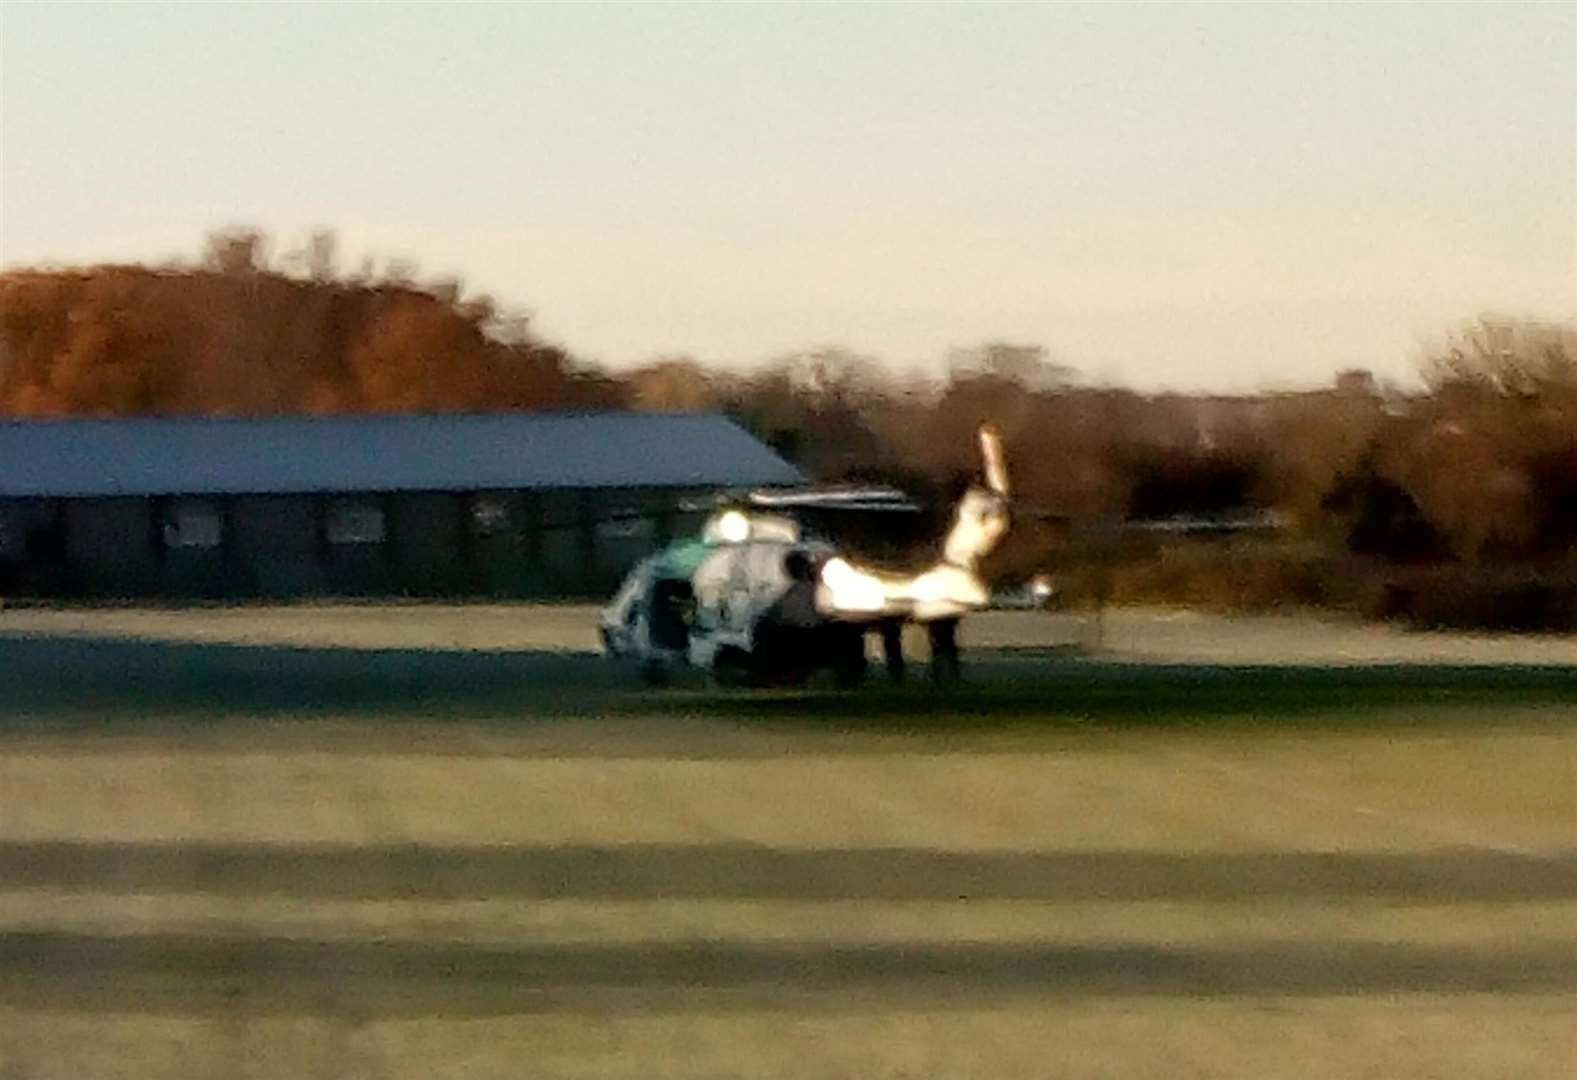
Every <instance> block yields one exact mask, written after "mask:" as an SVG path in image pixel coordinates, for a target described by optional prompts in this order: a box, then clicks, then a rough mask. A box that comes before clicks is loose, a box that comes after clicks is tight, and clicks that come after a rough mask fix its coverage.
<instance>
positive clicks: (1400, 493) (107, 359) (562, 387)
mask: <svg viewBox="0 0 1577 1080" xmlns="http://www.w3.org/2000/svg"><path fill="white" fill-rule="evenodd" d="M1421 374H1422V376H1423V379H1422V389H1415V390H1408V391H1404V390H1400V389H1397V388H1395V387H1389V386H1385V385H1381V384H1379V383H1377V382H1376V381H1375V380H1374V379H1373V378H1371V377H1370V376H1368V375H1367V374H1366V373H1364V372H1360V371H1349V372H1344V373H1342V374H1340V375H1339V376H1337V377H1336V379H1335V381H1334V382H1333V383H1332V385H1330V386H1329V387H1327V388H1324V389H1321V390H1316V391H1307V392H1302V393H1287V394H1278V395H1238V396H1209V395H1181V394H1150V395H1146V394H1140V393H1137V392H1135V391H1133V390H1129V389H1125V388H1122V387H1113V386H1096V385H1089V384H1087V383H1085V382H1084V381H1082V380H1081V379H1080V378H1079V377H1078V374H1077V372H1076V371H1074V370H1072V369H1070V368H1068V367H1066V366H1063V365H1060V364H1057V363H1055V362H1053V361H1052V359H1051V358H1050V357H1049V356H1048V354H1047V352H1046V350H1045V349H1044V348H1041V347H1039V346H1037V345H1026V344H1016V343H1009V342H988V343H983V344H981V345H979V346H976V347H973V348H968V349H961V350H958V351H956V352H955V353H954V354H953V355H952V356H951V357H950V358H949V363H948V366H947V370H946V371H945V373H944V374H943V375H942V376H941V377H939V378H934V379H921V378H909V379H906V378H903V377H900V376H897V375H895V374H893V373H892V372H891V371H890V370H889V369H888V368H887V367H885V366H884V365H883V364H882V363H880V362H879V361H878V360H876V359H875V358H871V357H866V356H861V355H858V354H855V353H851V352H848V351H845V350H838V349H822V350H813V351H808V352H805V353H801V354H796V355H793V356H789V357H784V358H781V359H779V360H776V361H774V362H771V363H768V364H766V365H764V366H761V367H759V368H755V369H752V370H749V371H729V370H720V369H714V368H711V367H709V366H707V365H705V364H703V363H701V362H699V361H697V360H695V359H693V358H688V357H670V358H664V359H660V360H656V361H654V362H651V363H649V364H646V365H644V366H641V367H639V368H636V369H633V370H628V371H622V372H611V371H607V370H603V369H599V368H597V367H595V366H593V365H590V364H586V363H583V362H580V361H577V360H576V358H575V357H573V356H572V355H570V354H569V353H568V352H567V351H566V350H564V349H562V348H560V347H557V346H555V345H552V344H548V343H546V342H544V341H542V340H541V339H540V337H539V336H538V335H537V334H536V333H535V332H534V330H533V327H532V325H531V322H530V320H529V318H527V317H525V316H522V315H519V314H515V313H511V312H509V311H507V310H505V309H502V308H500V307H499V306H498V305H497V304H495V303H494V302H493V301H492V300H491V299H490V298H488V297H485V296H481V297H479V296H466V295H464V294H463V290H462V289H461V287H460V285H459V284H458V283H457V282H453V281H440V282H429V283H419V282H417V281H416V280H415V274H414V270H413V269H412V268H410V267H408V266H401V265H399V264H390V265H388V266H385V267H384V268H383V270H382V272H381V273H374V271H373V268H372V267H371V266H370V265H364V266H363V267H361V268H360V269H359V270H357V271H354V272H348V273H347V272H341V271H339V270H338V269H337V268H336V266H335V251H334V243H333V238H332V236H330V235H329V234H319V235H317V236H315V237H313V239H312V240H311V241H310V242H309V244H308V245H306V247H304V248H303V249H302V250H301V251H298V252H292V253H289V254H288V255H287V256H285V257H283V258H281V259H277V260H274V261H273V263H272V265H271V264H270V261H269V259H268V258H267V251H266V245H265V244H264V241H263V239H262V237H261V236H259V235H258V234H257V233H255V232H249V231H239V232H231V233H222V234H216V235H215V236H213V237H211V238H210V240H209V243H208V247H207V250H206V251H205V253H204V255H203V257H202V258H201V260H200V261H198V262H197V263H195V264H193V265H184V266H165V267H150V266H138V265H123V266H102V267H93V268H86V269H66V270H47V271H45V270H20V271H14V272H10V273H6V274H4V275H0V416H5V417H65V416H136V415H183V414H185V415H192V414H202V415H266V414H294V413H308V414H333V413H359V412H413V411H423V412H426V411H442V412H465V411H493V410H514V409H553V410H566V409H569V410H574V409H610V408H611V409H618V408H629V409H648V410H680V411H684V410H703V409H704V410H717V411H722V412H726V413H728V414H729V415H731V416H733V417H734V418H736V419H737V420H738V421H739V422H740V423H742V424H743V425H745V426H746V427H748V428H749V429H750V430H752V431H753V432H755V433H756V434H757V435H758V436H760V437H761V438H763V439H764V440H766V441H767V442H768V443H770V444H771V445H772V446H774V447H775V448H776V449H778V450H779V452H781V453H782V454H783V455H784V456H786V457H788V458H790V459H791V460H793V461H795V462H796V463H797V464H799V465H801V466H802V467H803V468H804V469H805V470H806V471H807V472H808V473H810V474H811V475H813V476H816V477H817V478H819V479H822V480H827V481H844V480H847V481H881V482H891V483H896V484H899V485H901V486H903V487H905V488H906V489H909V490H911V491H916V492H918V493H919V494H921V495H922V496H929V497H931V498H933V499H935V500H936V501H938V502H939V503H940V502H945V501H946V500H947V499H948V498H949V497H950V496H951V494H952V493H954V492H955V491H956V490H957V488H958V487H959V486H961V484H962V483H964V482H965V481H966V480H967V478H968V476H969V475H970V473H971V472H972V470H973V469H974V468H975V467H976V458H975V451H974V445H973V440H972V432H973V429H974V427H975V426H976V425H977V424H978V423H979V422H981V421H982V420H987V419H989V420H991V421H992V422H994V423H995V424H996V425H997V426H998V427H999V428H1000V429H1001V430H1002V432H1003V435H1004V440H1005V442H1006V446H1007V451H1008V455H1009V459H1010V462H1011V464H1012V469H1013V474H1014V483H1015V487H1016V493H1017V495H1018V496H1019V498H1020V500H1021V505H1022V506H1023V507H1025V508H1026V510H1025V512H1024V513H1023V514H1022V515H1021V518H1022V519H1021V521H1020V526H1019V527H1018V528H1016V529H1015V531H1014V534H1013V542H1012V543H1010V544H1009V545H1007V546H1006V547H1005V548H1004V550H1003V552H1002V553H1001V554H1000V556H999V558H998V561H999V564H1000V565H999V566H998V567H997V569H998V571H999V572H1000V573H1001V574H1005V575H1008V576H1011V575H1013V574H1016V573H1024V572H1029V571H1030V570H1032V569H1034V568H1036V567H1038V566H1041V565H1044V564H1047V563H1055V564H1056V565H1058V566H1059V567H1061V568H1062V570H1063V577H1064V578H1065V582H1066V586H1067V588H1068V590H1069V591H1070V593H1082V594H1084V595H1086V596H1094V595H1096V594H1101V595H1112V596H1115V597H1116V598H1118V599H1139V600H1145V599H1157V600H1168V599H1186V600H1189V601H1191V602H1222V603H1233V604H1254V605H1258V604H1270V603H1276V602H1284V601H1287V600H1294V601H1298V602H1308V603H1333V604H1344V605H1357V606H1361V607H1364V608H1366V609H1370V610H1376V611H1387V610H1390V609H1400V610H1399V613H1401V614H1413V615H1418V614H1420V612H1419V610H1418V609H1419V608H1420V607H1421V606H1424V607H1427V605H1428V603H1430V602H1437V601H1438V598H1439V597H1440V596H1453V595H1456V594H1463V593H1473V592H1474V590H1475V589H1477V590H1478V593H1484V592H1485V590H1488V594H1489V599H1487V600H1486V599H1480V600H1476V601H1472V602H1468V601H1466V600H1461V597H1460V596H1458V597H1457V599H1458V600H1459V601H1460V603H1457V604H1456V607H1457V608H1465V609H1468V610H1470V612H1471V613H1470V614H1469V615H1467V616H1464V617H1463V620H1458V621H1464V620H1465V621H1469V622H1505V621H1508V619H1507V618H1506V617H1505V616H1504V614H1503V613H1502V614H1494V613H1490V614H1484V613H1482V612H1479V610H1478V607H1476V606H1475V604H1477V605H1479V606H1483V605H1484V604H1489V605H1490V606H1491V607H1493V606H1494V605H1495V604H1499V605H1500V607H1502V608H1505V607H1508V606H1509V607H1517V606H1518V605H1520V606H1521V607H1523V608H1527V607H1528V606H1529V604H1530V603H1531V604H1532V606H1533V607H1536V608H1540V609H1541V610H1542V608H1544V607H1550V606H1552V605H1553V607H1554V609H1555V610H1556V614H1555V615H1554V616H1552V618H1551V619H1543V620H1542V621H1546V622H1547V621H1552V620H1553V621H1554V622H1556V623H1559V622H1560V621H1561V618H1562V616H1561V614H1560V613H1561V612H1562V611H1564V610H1565V608H1564V607H1563V605H1565V604H1567V603H1568V602H1570V605H1571V608H1572V610H1573V611H1574V612H1577V591H1572V592H1571V593H1570V594H1569V595H1568V594H1567V593H1564V592H1562V591H1561V590H1562V589H1565V588H1567V586H1566V584H1565V583H1567V582H1570V581H1571V580H1573V579H1574V578H1577V326H1566V325H1552V324H1547V323H1539V322H1534V321H1529V320H1517V319H1497V318H1484V319H1480V320H1478V321H1476V322H1473V323H1471V324H1468V325H1465V326H1464V327H1463V328H1461V329H1460V330H1458V331H1457V332H1456V333H1455V334H1453V335H1451V336H1450V337H1449V338H1448V339H1447V340H1446V341H1445V342H1444V344H1442V345H1441V346H1440V347H1439V348H1437V349H1435V350H1433V351H1432V352H1431V353H1430V354H1429V355H1427V356H1426V357H1425V358H1424V359H1423V361H1422V369H1421ZM1244 520H1250V521H1255V520H1257V521H1260V522H1262V523H1267V524H1274V525H1275V526H1276V528H1274V529H1267V530H1265V531H1257V532H1254V533H1252V534H1242V535H1240V534H1237V533H1234V532H1230V531H1222V532H1220V533H1216V534H1211V535H1209V536H1200V535H1192V534H1190V533H1188V532H1186V531H1178V530H1173V531H1171V532H1148V533H1147V532H1145V531H1143V530H1142V529H1140V528H1137V527H1136V526H1140V525H1143V524H1145V523H1157V522H1167V521H1171V522H1179V521H1182V522H1187V521H1193V522H1196V523H1201V524H1202V525H1203V526H1210V525H1211V524H1212V523H1217V524H1219V523H1223V522H1230V521H1244ZM1256 575H1258V576H1257V577H1256ZM1430 575H1434V577H1433V578H1431V577H1430ZM1442 575H1443V577H1442ZM1441 581H1448V582H1449V583H1450V587H1449V588H1442V587H1441V584H1440V582H1441ZM1407 582H1413V583H1414V584H1413V585H1408V584H1406V583H1407ZM1506 582H1511V584H1505V583H1506ZM1529 582H1532V583H1533V584H1531V585H1530V584H1528V583H1529ZM1552 582H1553V583H1554V584H1550V583H1552ZM1489 583H1500V584H1494V586H1493V588H1492V587H1491V584H1489ZM1526 588H1535V589H1546V591H1547V590H1548V589H1551V588H1553V589H1554V590H1555V592H1554V593H1553V594H1550V595H1553V596H1554V599H1553V600H1551V599H1548V597H1547V596H1546V598H1545V599H1542V600H1538V601H1537V602H1536V603H1535V602H1533V601H1529V600H1527V598H1526V596H1523V595H1522V594H1520V593H1517V592H1516V590H1517V589H1526ZM1497 590H1498V591H1497ZM1506 590H1510V592H1509V593H1507V591H1506ZM1475 595H1477V594H1476V593H1475ZM1539 595H1540V596H1545V595H1546V594H1545V593H1540V594H1539ZM1506 596H1510V597H1511V599H1509V600H1508V599H1506ZM1497 597H1498V598H1499V599H1497ZM1518 597H1522V598H1521V599H1518ZM1453 610H1454V609H1453ZM1393 613H1396V612H1393ZM1445 615H1446V616H1449V615H1450V611H1447V612H1446V613H1445ZM1424 617H1425V618H1426V621H1427V620H1428V615H1427V612H1425V613H1424ZM1541 618H1542V617H1541ZM1572 619H1573V620H1574V621H1577V614H1573V615H1572ZM1443 621H1452V620H1451V618H1449V617H1443ZM1509 621H1513V622H1514V621H1516V620H1515V619H1512V620H1509ZM1535 621H1540V620H1539V619H1536V620H1535Z"/></svg>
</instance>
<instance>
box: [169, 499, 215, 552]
mask: <svg viewBox="0 0 1577 1080" xmlns="http://www.w3.org/2000/svg"><path fill="white" fill-rule="evenodd" d="M223 543H224V512H223V511H222V510H220V508H219V507H218V506H217V505H215V504H214V503H211V502H206V501H204V500H201V499H181V500H179V501H177V502H174V503H171V504H170V506H169V508H168V509H166V510H165V512H164V546H165V547H167V548H171V549H176V548H187V549H195V550H208V549H211V548H217V547H219V546H220V545H221V544H223Z"/></svg>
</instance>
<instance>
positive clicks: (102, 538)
mask: <svg viewBox="0 0 1577 1080" xmlns="http://www.w3.org/2000/svg"><path fill="white" fill-rule="evenodd" d="M64 525H65V558H66V564H67V566H68V568H69V571H68V574H69V578H70V584H69V588H70V589H71V591H73V592H83V593H90V594H94V595H110V596H145V595H149V594H154V593H157V592H158V591H159V585H160V577H161V557H162V554H163V553H162V550H161V547H160V545H159V544H158V542H157V534H156V533H155V521H154V518H153V507H152V503H151V501H150V500H148V499H142V498H124V499H69V500H67V501H66V503H65V513H64Z"/></svg>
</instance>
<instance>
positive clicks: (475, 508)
mask: <svg viewBox="0 0 1577 1080" xmlns="http://www.w3.org/2000/svg"><path fill="white" fill-rule="evenodd" d="M513 525H514V514H513V513H511V507H510V503H509V499H507V498H505V497H504V496H502V495H478V496H476V497H475V498H474V499H472V500H471V532H472V534H473V535H475V536H501V535H503V534H504V533H507V532H510V531H511V530H512V528H513Z"/></svg>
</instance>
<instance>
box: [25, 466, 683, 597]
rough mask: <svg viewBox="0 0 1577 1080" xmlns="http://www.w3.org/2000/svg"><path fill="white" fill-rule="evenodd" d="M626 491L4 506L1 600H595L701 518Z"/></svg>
mask: <svg viewBox="0 0 1577 1080" xmlns="http://www.w3.org/2000/svg"><path fill="white" fill-rule="evenodd" d="M704 495H705V492H704V491H690V490H687V491H680V492H675V491H671V490H662V489H622V490H612V491H609V490H600V491H572V490H571V491H545V492H512V491H504V492H476V493H454V492H429V493H400V494H394V495H378V494H360V495H358V494H347V495H336V496H327V495H241V496H231V497H217V496H216V497H202V498H178V497H169V498H155V499H144V498H117V499H82V500H74V499H63V500H52V499H11V500H0V595H4V594H21V595H42V596H49V595H69V594H86V595H121V596H141V595H165V596H171V597H187V598H216V599H217V598H247V597H262V598H288V597H298V596H314V595H390V594H401V593H407V594H414V595H438V596H444V595H475V594H487V595H495V596H500V597H523V598H526V597H539V596H540V597H547V596H599V595H604V594H606V593H608V592H609V591H611V590H612V589H613V588H614V587H615V586H616V585H617V583H618V581H619V580H620V579H621V578H622V577H623V576H624V574H625V573H627V572H628V570H629V569H630V567H631V566H633V565H634V564H635V563H636V562H637V561H639V560H640V559H641V558H643V557H645V556H646V555H648V554H650V553H651V552H652V551H654V550H656V549H657V548H658V547H660V546H662V545H663V544H664V543H666V542H668V540H669V539H670V538H672V537H675V536H679V535H684V534H686V533H688V532H692V531H694V529H695V528H696V527H698V525H699V521H700V518H701V517H703V516H704V512H698V511H696V510H693V509H692V510H685V509H682V508H681V503H682V502H684V501H685V500H688V499H694V498H697V497H704Z"/></svg>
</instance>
